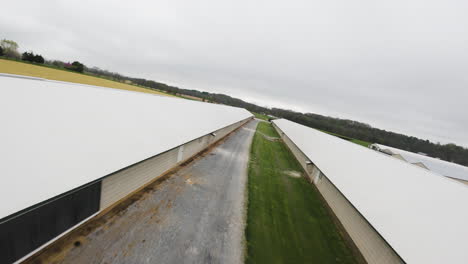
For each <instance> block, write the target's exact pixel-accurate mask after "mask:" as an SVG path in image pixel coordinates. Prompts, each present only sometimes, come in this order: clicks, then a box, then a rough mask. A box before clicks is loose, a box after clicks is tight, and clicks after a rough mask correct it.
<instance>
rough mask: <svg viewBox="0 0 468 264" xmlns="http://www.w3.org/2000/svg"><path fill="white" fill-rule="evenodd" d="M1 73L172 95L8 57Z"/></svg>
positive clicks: (0, 61) (0, 70)
mask: <svg viewBox="0 0 468 264" xmlns="http://www.w3.org/2000/svg"><path fill="white" fill-rule="evenodd" d="M0 73H9V74H18V75H26V76H33V77H40V78H45V79H50V80H57V81H64V82H73V83H82V84H89V85H96V86H103V87H109V88H116V89H122V90H128V91H135V92H143V93H151V94H159V95H166V96H170V95H168V94H166V93H164V92H158V91H155V90H152V89H148V88H144V87H140V86H136V85H131V84H126V83H121V82H116V81H112V80H107V79H104V78H99V77H95V76H90V75H87V74H81V73H76V72H70V71H67V70H61V69H54V68H51V67H47V66H41V65H34V64H31V63H24V62H19V61H12V60H6V59H0Z"/></svg>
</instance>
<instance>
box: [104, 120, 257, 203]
mask: <svg viewBox="0 0 468 264" xmlns="http://www.w3.org/2000/svg"><path fill="white" fill-rule="evenodd" d="M249 120H250V118H249V119H246V120H242V121H239V122H236V123H234V124H232V125H229V126H227V127H225V128H222V129H219V130H217V131H214V134H208V135H205V136H203V137H200V138H198V139H195V140H193V141H190V142H188V143H186V144H184V145H181V146H179V147H176V148H174V149H171V150H169V151H167V152H165V153H162V154H160V155H157V156H155V157H152V158H150V159H148V160H145V161H143V162H141V163H138V164H136V165H134V166H131V167H129V168H127V169H125V170H122V171H119V172H117V173H115V174H113V175H110V176H108V177H106V178H104V179H103V180H102V185H101V186H102V189H101V202H100V210H104V209H106V208H108V207H109V206H111V205H113V204H115V203H117V202H118V201H119V200H121V199H123V198H125V197H126V196H127V195H129V194H131V193H133V192H134V191H136V190H138V189H139V188H141V187H143V186H145V185H146V184H148V183H150V182H152V181H154V180H156V179H157V178H159V177H160V176H162V175H163V174H164V173H165V172H167V171H168V170H170V169H172V168H174V167H176V166H178V165H179V164H181V163H183V162H184V161H186V160H188V159H190V158H191V157H193V156H194V155H196V154H197V153H199V152H201V151H202V150H204V149H206V148H207V147H209V146H210V145H212V144H213V143H215V142H217V141H219V140H220V139H222V138H224V137H225V136H226V135H228V134H229V133H231V132H232V131H234V130H235V129H237V128H238V127H240V126H242V125H243V124H245V123H246V122H248V121H249Z"/></svg>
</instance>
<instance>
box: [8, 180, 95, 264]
mask: <svg viewBox="0 0 468 264" xmlns="http://www.w3.org/2000/svg"><path fill="white" fill-rule="evenodd" d="M38 188H40V187H38ZM24 195H27V193H26V194H24ZM100 196H101V181H98V182H96V183H93V184H91V185H89V186H86V187H84V188H80V189H77V190H76V191H72V192H70V193H67V194H65V195H63V196H60V197H58V198H57V199H55V200H52V201H50V202H47V203H45V204H42V205H39V206H37V207H36V208H34V207H33V208H32V209H31V210H28V211H27V212H25V213H24V214H21V215H19V216H17V217H12V218H11V219H10V220H7V221H6V222H3V223H1V224H0V263H12V262H14V261H16V260H18V259H20V258H21V257H23V256H25V255H27V254H28V253H30V252H31V251H33V250H35V249H36V248H38V247H40V246H41V245H43V244H44V243H46V242H47V241H49V240H51V239H53V238H55V237H56V236H58V235H60V234H61V233H63V232H65V231H66V230H68V229H69V228H71V227H72V226H74V225H76V224H78V223H79V222H81V221H83V220H84V219H86V218H87V217H89V216H90V215H92V214H94V213H95V212H97V211H98V210H99V203H100ZM5 202H8V201H5Z"/></svg>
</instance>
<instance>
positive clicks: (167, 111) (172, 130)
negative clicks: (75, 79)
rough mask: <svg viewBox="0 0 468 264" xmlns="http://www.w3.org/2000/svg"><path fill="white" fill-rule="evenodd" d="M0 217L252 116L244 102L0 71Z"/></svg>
mask: <svg viewBox="0 0 468 264" xmlns="http://www.w3.org/2000/svg"><path fill="white" fill-rule="evenodd" d="M0 87H1V89H0V124H1V129H0V146H1V147H0V158H1V162H0V172H1V174H2V176H1V177H2V184H1V185H0V186H1V187H0V199H1V200H2V201H3V202H2V206H1V207H0V219H1V218H3V217H6V216H8V215H10V214H12V213H15V212H17V211H19V210H22V209H24V208H27V207H29V206H31V205H34V204H36V203H38V202H41V201H44V200H46V199H49V198H51V197H53V196H56V195H59V194H61V193H63V192H66V191H69V190H71V189H73V188H76V187H78V186H81V185H83V184H86V183H88V182H91V181H93V180H96V179H98V178H100V177H103V176H105V175H107V174H110V173H112V172H115V171H117V170H120V169H122V168H124V167H127V166H129V165H132V164H134V163H137V162H139V161H142V160H144V159H146V158H149V157H151V156H154V155H157V154H159V153H162V152H164V151H167V150H169V149H171V148H174V147H176V146H178V145H181V144H184V143H186V142H188V141H191V140H193V139H195V138H198V137H200V136H203V135H206V134H209V133H211V132H213V131H215V130H218V129H220V128H223V127H225V126H228V125H230V124H233V123H235V122H237V121H240V120H243V119H245V118H248V117H250V116H251V114H250V113H249V112H248V111H246V110H245V109H240V108H234V107H228V106H223V105H216V104H208V103H202V102H197V101H190V100H182V99H179V98H171V97H162V96H155V95H151V94H144V93H138V92H130V91H123V90H116V89H110V88H102V87H93V86H84V85H75V84H71V83H64V82H52V81H38V80H31V79H22V78H10V77H0Z"/></svg>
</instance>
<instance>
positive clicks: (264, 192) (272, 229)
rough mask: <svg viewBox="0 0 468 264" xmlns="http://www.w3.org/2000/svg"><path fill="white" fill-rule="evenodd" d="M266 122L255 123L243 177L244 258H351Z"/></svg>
mask: <svg viewBox="0 0 468 264" xmlns="http://www.w3.org/2000/svg"><path fill="white" fill-rule="evenodd" d="M274 138H279V136H278V134H277V133H276V131H275V130H274V128H273V127H272V126H271V124H268V123H265V122H260V123H259V124H258V127H257V132H256V133H255V136H254V140H253V143H252V146H251V160H250V163H249V176H248V212H247V215H248V217H247V227H246V240H247V254H246V263H249V264H250V263H356V260H355V257H354V255H353V253H352V251H351V249H349V248H348V246H347V244H346V242H345V240H344V239H343V237H342V235H341V233H340V231H339V229H338V228H337V227H336V225H335V223H334V222H333V220H332V217H331V215H330V213H329V211H328V210H327V208H326V207H325V205H324V203H323V200H322V199H321V197H320V194H319V193H318V191H317V190H316V189H315V188H314V187H313V186H312V185H311V184H310V183H309V182H308V181H307V180H306V179H305V178H304V177H303V170H302V167H301V166H300V165H299V163H298V162H297V160H296V159H295V157H294V156H293V155H292V153H291V152H290V151H289V149H288V148H287V147H286V145H285V144H284V143H283V142H282V141H280V140H275V139H274Z"/></svg>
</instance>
